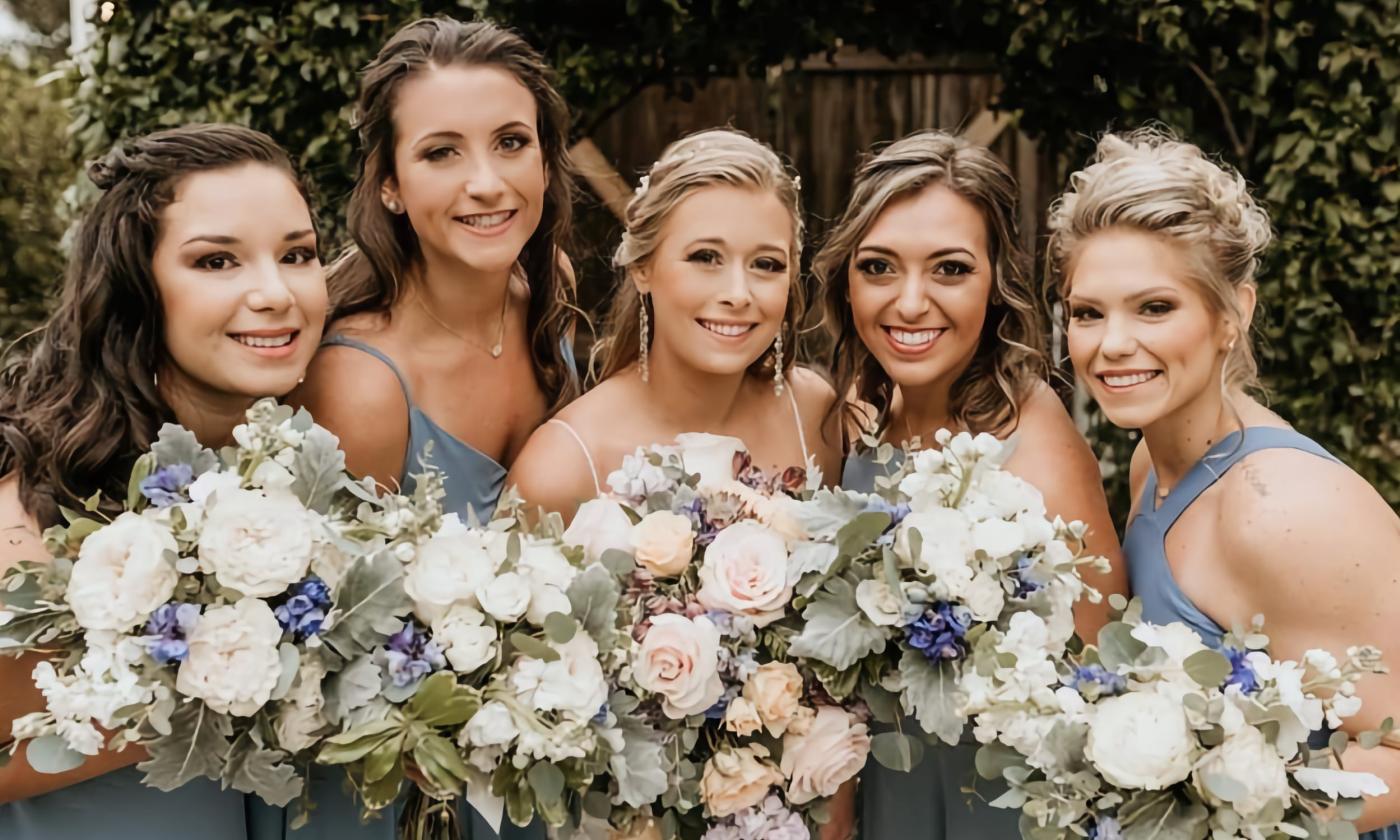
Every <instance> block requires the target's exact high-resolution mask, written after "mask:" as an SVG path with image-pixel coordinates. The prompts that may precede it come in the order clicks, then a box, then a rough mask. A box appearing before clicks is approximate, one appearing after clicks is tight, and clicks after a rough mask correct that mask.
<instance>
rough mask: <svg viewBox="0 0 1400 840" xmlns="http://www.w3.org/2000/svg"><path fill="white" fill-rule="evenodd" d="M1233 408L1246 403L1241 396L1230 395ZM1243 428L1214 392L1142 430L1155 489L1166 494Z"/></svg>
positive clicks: (1242, 395) (1221, 396)
mask: <svg viewBox="0 0 1400 840" xmlns="http://www.w3.org/2000/svg"><path fill="white" fill-rule="evenodd" d="M1231 398H1232V400H1233V402H1234V404H1235V405H1236V406H1239V407H1243V406H1244V404H1245V403H1246V402H1247V401H1248V399H1249V398H1248V397H1246V396H1245V395H1244V394H1243V393H1239V392H1236V393H1234V394H1232V395H1231ZM1241 425H1242V422H1241V418H1240V415H1238V414H1237V413H1236V412H1235V411H1234V410H1232V409H1231V407H1230V404H1228V403H1227V402H1226V401H1225V399H1224V396H1223V395H1222V394H1220V393H1219V392H1217V391H1209V392H1206V393H1203V394H1201V395H1200V396H1199V397H1198V398H1197V399H1195V400H1193V401H1192V402H1190V403H1188V404H1186V405H1183V406H1182V407H1181V408H1179V409H1177V410H1176V411H1174V412H1172V413H1170V414H1167V415H1164V416H1163V417H1161V418H1160V419H1158V420H1157V421H1156V422H1154V423H1152V424H1150V425H1148V426H1145V427H1144V428H1143V429H1142V437H1143V440H1144V441H1146V443H1147V453H1148V456H1149V457H1150V459H1151V461H1152V471H1153V472H1154V473H1156V475H1157V486H1158V488H1159V489H1160V491H1161V492H1162V493H1163V494H1165V493H1166V492H1168V491H1170V490H1171V489H1172V488H1173V487H1175V486H1176V485H1177V483H1178V482H1179V481H1181V479H1182V478H1183V477H1184V476H1185V475H1186V473H1187V472H1188V471H1189V470H1190V469H1191V468H1192V467H1193V466H1195V464H1196V462H1197V461H1199V460H1201V458H1203V457H1204V456H1205V454H1206V453H1207V452H1209V451H1210V448H1211V447H1212V446H1215V445H1216V444H1217V443H1219V442H1220V441H1221V440H1223V439H1224V438H1225V437H1227V436H1228V435H1229V434H1230V433H1231V432H1235V431H1238V430H1239V429H1240V427H1241Z"/></svg>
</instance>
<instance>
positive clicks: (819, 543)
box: [788, 431, 1106, 770]
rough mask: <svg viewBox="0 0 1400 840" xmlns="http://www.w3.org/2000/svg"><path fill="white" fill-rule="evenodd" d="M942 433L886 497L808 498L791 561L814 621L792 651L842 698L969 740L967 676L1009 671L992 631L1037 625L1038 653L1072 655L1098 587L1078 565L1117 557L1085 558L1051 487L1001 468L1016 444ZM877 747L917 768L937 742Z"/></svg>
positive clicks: (900, 737) (885, 483)
mask: <svg viewBox="0 0 1400 840" xmlns="http://www.w3.org/2000/svg"><path fill="white" fill-rule="evenodd" d="M937 441H938V443H939V444H940V445H941V447H942V448H941V450H926V451H921V452H917V453H912V454H908V455H907V457H906V458H905V460H904V462H903V464H902V465H901V466H900V467H899V468H898V469H897V470H895V471H894V475H893V477H892V478H888V479H882V480H881V481H879V482H878V486H877V488H876V492H875V493H859V492H854V491H850V490H840V489H837V490H822V491H818V492H817V493H816V494H815V495H814V496H812V497H811V499H809V500H808V501H806V502H804V503H803V504H802V506H801V509H800V510H799V512H798V514H797V519H798V521H799V522H800V523H801V525H802V528H803V530H804V532H805V533H804V535H803V540H802V541H800V542H799V543H798V544H797V546H796V548H795V550H794V552H793V555H792V569H791V573H792V576H793V577H794V578H795V579H796V581H797V583H796V596H797V597H796V598H795V600H794V608H795V609H800V611H801V615H802V622H801V624H800V632H798V633H797V635H796V636H795V637H794V638H793V639H792V646H791V648H790V649H789V650H788V654H789V655H790V656H793V657H796V658H798V659H799V661H803V662H806V663H809V664H810V666H811V668H812V670H813V671H814V673H816V674H817V675H818V677H819V678H820V680H821V683H822V685H823V687H824V689H825V690H826V691H827V692H828V693H829V694H830V695H831V696H832V697H834V698H838V699H839V698H846V697H849V696H852V695H856V696H859V697H860V698H861V699H863V700H864V701H865V702H866V703H868V704H869V706H870V708H871V710H872V712H873V713H874V715H875V716H876V718H877V719H880V720H882V721H886V722H891V723H894V722H897V721H898V720H899V718H900V717H901V713H903V714H908V715H912V716H914V717H915V718H916V719H917V721H918V726H919V728H920V729H922V730H923V732H924V733H927V734H928V735H933V736H936V737H937V738H939V739H941V740H942V741H944V742H946V743H948V744H955V743H957V742H958V739H959V737H960V736H961V734H962V732H963V730H964V727H965V726H966V725H967V723H968V722H969V718H970V717H971V716H972V714H973V713H974V711H975V709H973V708H972V707H971V706H970V705H969V700H970V692H969V690H968V688H967V683H968V682H969V681H970V680H981V679H983V678H984V675H987V674H993V675H994V674H996V673H997V668H998V664H999V661H1000V656H1001V654H1000V652H999V651H998V650H997V649H996V648H995V646H994V645H992V644H990V639H992V638H996V637H1000V636H1001V635H1003V634H1008V633H1020V632H1021V628H1022V627H1024V626H1026V625H1029V624H1034V625H1035V626H1036V627H1037V628H1038V630H1039V632H1038V634H1037V635H1036V637H1035V639H1034V640H1033V643H1034V644H1035V645H1036V646H1037V650H1038V651H1039V652H1040V653H1041V654H1043V655H1044V656H1045V657H1047V658H1048V659H1049V660H1050V661H1053V660H1054V659H1055V658H1057V657H1058V656H1060V655H1062V654H1063V653H1064V651H1065V649H1066V643H1067V642H1068V641H1069V640H1070V638H1071V637H1072V636H1073V634H1074V616H1073V612H1072V608H1073V606H1074V603H1075V602H1076V601H1077V600H1078V599H1079V598H1080V597H1081V595H1083V594H1084V592H1085V591H1086V589H1087V587H1086V586H1085V585H1084V583H1083V582H1082V580H1081V579H1080V577H1079V572H1078V569H1079V567H1080V566H1081V565H1083V564H1088V563H1093V564H1102V563H1105V562H1106V561H1105V560H1103V558H1092V557H1082V556H1081V554H1082V548H1083V535H1084V533H1085V528H1084V526H1083V525H1082V524H1081V523H1078V522H1072V523H1065V522H1063V521H1061V520H1059V519H1058V518H1057V519H1054V520H1051V519H1049V518H1048V517H1047V516H1046V512H1045V505H1044V503H1043V501H1042V499H1041V496H1040V493H1039V492H1038V491H1037V490H1036V489H1035V488H1034V487H1032V486H1031V485H1029V484H1027V483H1026V482H1024V481H1022V480H1021V479H1019V478H1017V477H1016V476H1014V475H1012V474H1010V473H1008V472H1006V471H1005V470H1004V469H1002V468H1001V464H1002V463H1003V461H1004V460H1005V458H1006V457H1007V456H1008V455H1009V448H1008V446H1007V445H1004V444H1002V443H1001V442H999V441H998V440H997V439H996V438H994V437H992V436H991V435H986V434H982V435H977V436H976V437H973V436H971V435H969V434H965V433H964V434H959V435H952V434H950V433H949V432H947V431H940V432H939V433H938V435H937ZM881 449H882V450H883V451H881V452H880V453H879V454H880V455H881V456H882V460H884V461H889V460H890V459H891V456H892V452H891V449H890V447H889V446H888V445H885V446H883V447H881ZM1088 592H1089V597H1091V598H1094V599H1097V598H1098V597H1099V596H1098V593H1097V592H1095V591H1093V590H1088ZM1028 643H1029V642H1028ZM992 679H993V680H994V681H995V680H996V677H995V676H993V677H992ZM873 749H874V753H875V757H876V759H877V760H878V761H880V762H881V763H882V764H885V765H887V766H889V767H891V768H893V769H899V770H907V769H909V768H910V767H911V766H912V765H913V764H916V763H917V762H918V761H919V758H920V756H921V755H922V753H923V743H922V739H920V738H916V737H914V736H913V735H911V734H909V733H905V732H901V731H898V730H896V731H892V732H885V733H881V734H880V735H877V736H876V737H875V740H874V745H873Z"/></svg>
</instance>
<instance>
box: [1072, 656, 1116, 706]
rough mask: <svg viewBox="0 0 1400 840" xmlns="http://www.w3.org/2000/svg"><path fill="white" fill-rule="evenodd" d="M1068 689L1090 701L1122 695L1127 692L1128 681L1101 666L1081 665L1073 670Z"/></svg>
mask: <svg viewBox="0 0 1400 840" xmlns="http://www.w3.org/2000/svg"><path fill="white" fill-rule="evenodd" d="M1069 687H1070V688H1073V689H1074V690H1075V691H1078V692H1079V693H1080V694H1083V695H1085V696H1086V697H1088V698H1089V699H1091V700H1092V699H1094V698H1096V697H1112V696H1113V695H1115V694H1122V693H1123V692H1124V691H1127V690H1128V679H1127V677H1124V676H1123V675H1121V674H1115V673H1113V672H1112V671H1110V670H1108V669H1107V668H1105V667H1104V666H1102V665H1082V666H1080V667H1078V668H1075V669H1074V675H1073V676H1071V677H1070V682H1069Z"/></svg>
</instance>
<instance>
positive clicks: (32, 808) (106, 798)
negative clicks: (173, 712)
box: [0, 125, 326, 840]
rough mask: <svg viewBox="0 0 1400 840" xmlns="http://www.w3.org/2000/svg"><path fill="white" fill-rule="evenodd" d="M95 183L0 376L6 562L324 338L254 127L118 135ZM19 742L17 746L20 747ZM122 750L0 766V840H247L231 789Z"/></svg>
mask: <svg viewBox="0 0 1400 840" xmlns="http://www.w3.org/2000/svg"><path fill="white" fill-rule="evenodd" d="M89 174H90V176H91V178H92V181H93V182H94V183H95V184H96V185H97V186H98V187H99V188H101V189H102V190H103V193H102V195H101V197H99V198H98V199H97V203H96V205H95V206H94V207H93V208H92V210H91V212H89V213H88V214H87V216H86V217H85V218H84V219H83V222H82V224H81V225H80V227H79V229H78V234H77V238H76V240H75V242H74V247H73V253H72V257H71V259H70V260H69V263H68V270H67V275H66V277H65V278H64V282H63V290H62V294H61V297H60V299H59V303H58V308H57V309H56V311H55V312H54V314H53V317H51V318H50V319H49V321H48V323H47V324H45V325H44V326H43V327H42V328H40V329H39V330H38V331H36V333H35V334H34V335H33V340H32V346H31V347H29V348H27V349H28V350H29V352H28V353H26V354H24V355H21V356H18V357H14V358H12V359H11V360H10V363H9V364H7V365H6V367H5V370H4V374H3V384H0V570H3V569H5V568H8V567H9V566H12V565H14V564H15V563H17V562H20V561H25V560H34V561H44V560H46V559H47V552H45V550H44V547H43V542H42V538H41V536H40V535H41V533H42V531H43V530H44V529H45V528H47V527H49V526H51V525H55V524H58V523H59V522H60V521H61V520H60V516H59V507H60V506H64V507H72V508H80V507H81V505H82V500H84V499H87V498H89V497H90V496H92V495H93V494H94V493H98V492H100V493H101V494H102V504H101V507H102V508H103V509H104V510H105V511H106V512H108V513H112V514H115V513H116V512H118V511H119V510H120V504H121V500H122V499H125V498H126V495H127V487H126V485H127V479H128V477H129V476H130V474H131V468H132V466H133V463H134V462H135V460H136V459H137V457H138V456H140V454H141V453H142V452H143V451H145V450H146V448H147V447H148V445H149V444H150V442H151V441H152V440H153V439H154V438H155V436H156V433H157V431H158V430H159V428H160V426H161V425H162V424H163V423H166V422H178V423H180V424H181V425H183V426H185V427H186V428H188V429H190V430H191V431H193V432H194V433H195V435H196V436H197V437H198V438H199V440H200V441H201V442H202V443H203V444H204V445H206V446H211V447H215V446H222V445H224V444H227V443H232V432H233V428H234V426H236V425H237V424H238V423H240V422H242V420H243V418H244V412H245V411H246V410H247V409H248V407H249V406H250V405H252V403H253V402H254V401H255V400H256V399H258V398H260V397H265V396H280V395H282V394H285V393H287V392H288V391H290V390H291V389H292V388H293V387H295V386H296V384H297V381H298V380H299V379H300V378H301V376H302V374H303V372H304V371H305V370H306V365H307V363H308V362H309V361H310V360H311V355H312V353H314V352H315V349H316V346H317V343H318V342H319V341H320V338H321V325H322V323H324V321H325V316H326V286H325V277H324V273H323V271H322V268H321V263H320V260H319V259H318V258H317V251H316V231H315V229H314V226H313V224H312V218H313V216H312V214H311V211H310V209H309V208H308V203H307V200H306V194H305V191H304V190H303V189H302V187H301V183H300V181H299V180H298V178H297V175H296V173H295V172H294V170H293V167H292V163H291V161H290V160H289V159H288V158H287V155H286V153H285V152H283V151H282V150H281V149H280V148H278V147H277V145H276V144H275V143H273V142H272V140H271V139H269V138H268V137H266V136H265V135H263V134H260V133H258V132H256V131H251V130H249V129H246V128H240V127H238V126H228V125H200V126H189V127H186V128H178V129H172V130H169V131H162V132H158V133H155V134H150V135H147V136H145V137H141V138H137V139H135V140H131V141H127V142H124V143H122V144H120V145H119V146H118V147H117V148H116V149H115V150H114V151H113V152H112V153H111V154H109V155H108V156H107V157H106V158H104V159H103V160H102V161H100V162H98V163H95V164H93V166H92V168H91V169H90V170H89ZM35 661H36V660H35V658H34V657H25V658H22V659H18V660H16V659H10V658H0V739H8V738H9V736H10V729H11V727H10V723H11V721H13V720H14V719H15V718H18V717H20V716H21V715H23V714H27V713H29V712H33V711H38V710H41V709H43V708H44V701H43V698H42V697H41V696H40V695H39V694H38V692H37V691H36V690H35V688H34V685H33V682H32V680H31V679H30V672H31V671H32V670H33V667H34V665H35ZM22 749H23V748H21V750H22ZM143 758H145V754H144V752H143V751H142V750H140V749H137V748H134V747H128V748H127V749H125V750H123V751H122V752H119V753H109V752H105V751H103V752H99V753H97V754H96V755H94V756H92V757H90V758H89V759H88V760H87V761H86V762H85V763H84V764H83V765H82V766H81V767H79V768H77V769H75V770H71V771H68V772H66V773H58V774H52V775H46V774H40V773H37V772H36V771H34V770H32V769H31V768H30V767H29V764H28V762H27V761H26V760H25V759H24V758H23V757H22V756H16V758H15V759H14V760H12V761H10V762H9V763H8V764H6V765H5V766H4V767H3V768H0V803H4V804H0V837H4V838H6V840H88V838H92V837H141V838H144V840H175V838H181V837H186V836H188V835H189V833H190V831H191V825H192V823H197V824H198V825H199V826H200V833H201V835H202V836H204V837H210V838H215V840H245V837H246V827H245V824H244V819H245V817H244V805H245V804H244V797H243V795H242V794H239V793H237V792H234V791H222V790H220V789H219V786H218V784H217V783H216V782H211V781H208V780H203V779H201V780H199V781H196V782H192V783H190V784H188V785H186V786H184V787H181V788H179V789H178V790H175V791H172V792H169V793H162V792H160V791H158V790H156V789H155V788H149V787H145V786H144V785H142V784H141V775H142V774H141V773H139V772H137V770H136V769H135V768H133V767H131V766H130V765H132V764H135V763H136V762H137V761H140V760H142V759H143Z"/></svg>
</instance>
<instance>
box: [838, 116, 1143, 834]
mask: <svg viewBox="0 0 1400 840" xmlns="http://www.w3.org/2000/svg"><path fill="white" fill-rule="evenodd" d="M1017 194H1018V191H1017V187H1016V182H1015V180H1014V179H1013V177H1012V175H1011V172H1010V171H1009V170H1008V169H1007V167H1006V165H1005V164H1004V163H1002V162H1001V161H1000V160H998V159H997V158H996V156H995V155H993V154H992V152H991V151H990V150H988V149H987V148H985V147H983V146H979V145H976V144H974V143H971V142H969V141H967V140H965V139H963V138H960V137H957V136H955V135H952V134H947V133H945V132H940V131H923V132H918V133H916V134H912V135H910V136H908V137H905V138H903V139H902V140H898V141H896V142H894V143H891V144H890V145H888V146H886V147H885V148H884V149H882V150H880V151H879V152H877V153H876V154H874V155H872V156H871V157H870V158H869V159H867V160H866V161H865V162H864V163H862V164H861V166H860V167H859V169H857V171H856V176H855V183H854V185H853V187H852V191H851V198H850V201H849V203H848V205H847V207H846V210H845V212H844V213H843V214H842V216H841V217H840V219H839V220H838V221H837V222H836V224H835V225H834V227H833V228H832V230H831V231H830V233H829V234H828V236H827V239H826V242H825V244H824V245H823V247H822V249H821V251H820V253H818V254H817V256H816V258H815V260H814V261H813V271H814V273H815V274H816V275H817V279H818V282H819V283H820V286H821V298H822V307H823V311H824V315H825V321H826V325H827V327H828V329H829V330H830V332H831V335H832V339H833V351H832V353H833V359H832V370H833V372H834V376H835V379H836V387H837V391H838V393H841V394H844V395H846V396H847V403H846V404H845V405H844V407H837V408H835V409H833V410H837V411H844V413H845V416H844V419H845V421H846V423H845V428H846V430H847V435H848V438H849V439H851V440H854V441H857V443H856V445H855V446H854V447H853V448H852V451H851V452H850V455H849V456H848V458H847V460H846V463H845V468H844V470H843V476H842V481H841V486H842V487H845V488H847V489H853V490H864V491H869V490H871V489H873V487H874V484H875V478H876V476H877V475H878V474H879V473H880V472H881V471H882V470H886V469H888V467H887V466H886V465H881V464H879V463H877V460H876V458H875V456H874V453H873V452H872V451H870V450H869V448H868V447H865V446H863V445H861V444H860V443H859V442H858V441H859V440H860V439H861V437H862V436H867V437H873V438H875V439H878V440H880V441H881V442H889V443H893V444H895V445H897V446H898V445H900V444H905V445H909V446H912V447H915V448H917V447H919V446H922V445H927V444H931V443H932V441H933V438H934V432H935V431H936V430H938V429H941V428H946V429H950V430H952V431H955V432H961V431H967V432H971V433H974V434H975V433H980V432H987V433H990V434H994V435H996V436H997V437H1000V438H1003V439H1004V438H1008V437H1010V436H1011V435H1013V434H1014V435H1016V438H1017V445H1016V449H1015V452H1014V454H1013V455H1012V456H1011V458H1010V459H1009V460H1008V461H1007V463H1006V468H1007V469H1008V470H1010V471H1011V472H1013V473H1015V474H1016V475H1018V476H1020V477H1021V478H1023V479H1025V480H1026V481H1028V482H1030V483H1031V484H1033V485H1035V486H1036V488H1037V489H1039V490H1040V491H1041V493H1042V494H1043V495H1044V497H1045V504H1046V508H1047V510H1048V511H1049V513H1050V515H1052V516H1055V515H1060V516H1063V517H1064V518H1066V519H1079V520H1082V521H1084V522H1085V523H1087V524H1088V525H1089V526H1090V531H1089V537H1088V543H1089V550H1090V551H1091V552H1092V553H1095V554H1101V555H1105V556H1107V557H1109V559H1110V560H1111V561H1112V562H1113V564H1114V565H1113V570H1112V571H1111V572H1110V573H1109V574H1107V575H1099V576H1091V579H1090V581H1089V582H1090V583H1091V584H1093V585H1094V586H1096V587H1097V588H1099V589H1100V590H1101V591H1103V592H1104V593H1105V594H1108V593H1113V592H1125V591H1126V590H1127V583H1126V575H1125V574H1124V572H1123V570H1122V569H1121V568H1120V567H1119V564H1118V562H1117V561H1118V540H1117V538H1116V535H1115V533H1114V530H1113V524H1112V519H1111V518H1110V516H1109V513H1108V504H1107V501H1106V499H1105V497H1104V492H1103V486H1102V484H1101V483H1100V479H1099V471H1098V464H1097V463H1096V462H1095V460H1094V457H1093V454H1092V453H1091V452H1090V450H1089V447H1088V446H1087V445H1086V444H1085V442H1084V440H1083V438H1082V437H1080V435H1079V432H1078V431H1077V430H1076V429H1075V427H1074V424H1073V422H1071V420H1070V418H1069V415H1068V414H1067V413H1066V412H1065V409H1064V407H1063V406H1062V405H1061V404H1060V402H1059V400H1058V399H1057V398H1056V396H1055V394H1054V393H1053V392H1052V390H1051V389H1050V387H1049V385H1048V384H1047V383H1046V381H1045V377H1046V375H1047V372H1048V369H1049V366H1048V364H1047V361H1046V357H1045V351H1044V347H1043V327H1042V321H1041V315H1040V313H1039V312H1038V311H1037V307H1036V306H1035V304H1034V296H1033V295H1032V294H1031V292H1030V289H1029V288H1028V285H1027V278H1026V274H1025V260H1024V257H1023V255H1022V252H1021V247H1020V244H1019V238H1018V237H1019V235H1018V233H1017V229H1016V219H1017ZM1105 609H1106V608H1105V607H1104V606H1102V605H1092V604H1087V603H1084V604H1082V605H1081V606H1080V608H1079V609H1078V610H1077V611H1076V626H1077V628H1078V630H1079V632H1080V633H1081V634H1088V637H1089V638H1092V637H1093V634H1095V633H1096V632H1097V629H1098V627H1099V626H1100V625H1101V624H1102V623H1103V622H1104V620H1105V618H1106V615H1105V612H1104V610H1105ZM917 726H918V724H917V722H915V721H913V720H912V719H907V720H906V721H905V722H904V724H903V728H904V729H905V730H906V731H912V730H911V729H910V727H917ZM975 753H976V745H975V743H973V742H972V739H971V738H970V737H968V738H965V739H964V743H962V744H959V745H958V746H956V747H951V748H945V747H935V748H933V749H930V750H929V751H928V752H927V753H926V755H925V758H924V760H923V762H922V763H921V764H920V765H919V766H917V767H915V768H914V770H913V771H912V772H910V773H896V772H892V771H890V770H888V769H886V768H884V767H882V766H880V765H879V764H878V763H875V762H873V761H872V762H871V764H870V765H869V766H867V768H866V771H865V773H864V774H863V779H862V787H863V790H862V809H861V810H862V816H861V824H862V831H861V835H862V836H864V837H871V838H875V839H876V840H884V838H906V837H908V838H964V837H1003V836H1011V837H1014V836H1017V833H1018V831H1017V814H1016V812H1014V811H1004V810H998V809H993V808H991V807H989V806H988V805H986V804H985V802H977V801H975V798H971V797H969V796H967V795H966V794H964V793H962V788H963V786H964V785H970V784H972V783H973V781H974V776H975V773H974V768H973V758H974V755H975ZM982 795H983V796H985V794H982ZM969 799H973V801H971V802H970V801H969Z"/></svg>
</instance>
